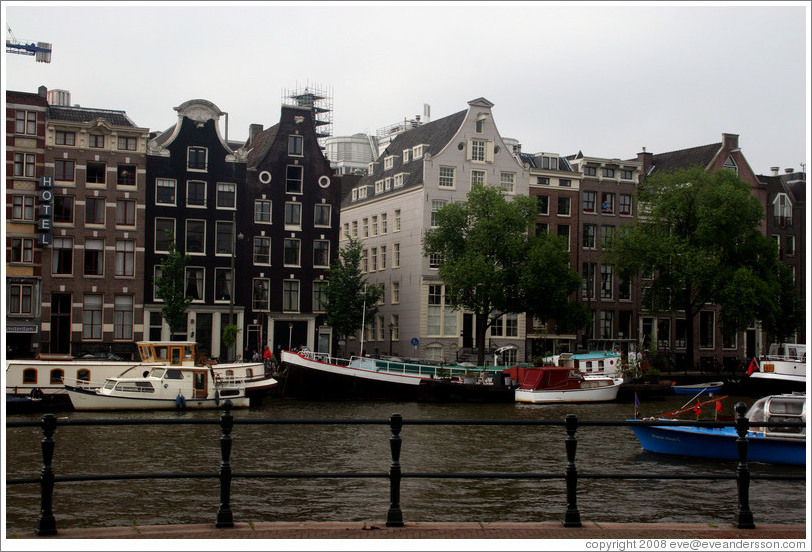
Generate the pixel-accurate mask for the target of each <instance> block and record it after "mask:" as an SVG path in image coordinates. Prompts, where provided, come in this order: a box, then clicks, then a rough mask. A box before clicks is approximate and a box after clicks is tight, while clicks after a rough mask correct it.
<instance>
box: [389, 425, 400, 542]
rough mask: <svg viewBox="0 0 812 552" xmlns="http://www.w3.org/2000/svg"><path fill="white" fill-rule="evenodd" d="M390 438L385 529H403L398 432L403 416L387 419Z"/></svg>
mask: <svg viewBox="0 0 812 552" xmlns="http://www.w3.org/2000/svg"><path fill="white" fill-rule="evenodd" d="M389 427H390V429H391V430H392V436H391V437H390V438H389V448H390V449H391V451H392V465H391V466H390V467H389V513H388V514H387V515H386V526H387V527H403V512H402V511H401V510H400V479H401V471H400V446H401V444H402V441H401V438H400V430H401V429H403V416H401V415H400V414H392V416H391V418H389Z"/></svg>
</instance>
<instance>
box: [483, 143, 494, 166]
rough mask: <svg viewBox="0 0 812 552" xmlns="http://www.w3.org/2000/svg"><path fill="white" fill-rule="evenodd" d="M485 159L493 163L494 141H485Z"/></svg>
mask: <svg viewBox="0 0 812 552" xmlns="http://www.w3.org/2000/svg"><path fill="white" fill-rule="evenodd" d="M485 161H486V162H488V163H493V142H491V141H487V142H485Z"/></svg>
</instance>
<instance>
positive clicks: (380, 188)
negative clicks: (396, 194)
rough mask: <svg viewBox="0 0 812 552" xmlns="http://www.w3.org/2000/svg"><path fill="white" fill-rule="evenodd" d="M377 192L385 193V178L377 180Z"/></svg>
mask: <svg viewBox="0 0 812 552" xmlns="http://www.w3.org/2000/svg"><path fill="white" fill-rule="evenodd" d="M375 193H376V194H382V193H383V180H376V181H375Z"/></svg>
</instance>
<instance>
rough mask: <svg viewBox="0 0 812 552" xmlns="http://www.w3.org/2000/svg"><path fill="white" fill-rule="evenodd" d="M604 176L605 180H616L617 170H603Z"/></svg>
mask: <svg viewBox="0 0 812 552" xmlns="http://www.w3.org/2000/svg"><path fill="white" fill-rule="evenodd" d="M602 174H603V176H604V177H605V178H614V177H615V169H603V173H602Z"/></svg>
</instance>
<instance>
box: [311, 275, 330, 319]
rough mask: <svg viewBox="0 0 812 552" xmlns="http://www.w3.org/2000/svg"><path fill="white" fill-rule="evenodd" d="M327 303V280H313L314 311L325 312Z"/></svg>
mask: <svg viewBox="0 0 812 552" xmlns="http://www.w3.org/2000/svg"><path fill="white" fill-rule="evenodd" d="M326 305H327V282H322V281H318V280H316V281H314V282H313V312H324V311H325V310H326Z"/></svg>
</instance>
